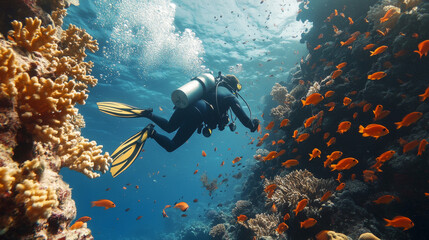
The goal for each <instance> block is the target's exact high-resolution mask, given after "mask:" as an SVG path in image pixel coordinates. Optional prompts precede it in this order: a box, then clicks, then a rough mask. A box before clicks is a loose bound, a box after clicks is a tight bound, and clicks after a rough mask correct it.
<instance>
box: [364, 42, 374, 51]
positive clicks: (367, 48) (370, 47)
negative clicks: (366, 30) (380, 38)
mask: <svg viewBox="0 0 429 240" xmlns="http://www.w3.org/2000/svg"><path fill="white" fill-rule="evenodd" d="M374 47H375V44H372V43H370V44H368V45H366V46H365V47H363V50H370V49H373V48H374Z"/></svg>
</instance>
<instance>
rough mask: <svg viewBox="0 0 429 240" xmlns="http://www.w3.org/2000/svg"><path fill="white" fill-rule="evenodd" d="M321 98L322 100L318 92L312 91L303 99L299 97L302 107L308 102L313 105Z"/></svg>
mask: <svg viewBox="0 0 429 240" xmlns="http://www.w3.org/2000/svg"><path fill="white" fill-rule="evenodd" d="M322 100H323V96H322V95H321V94H320V93H313V94H311V95H310V96H308V97H307V98H306V99H305V100H302V99H301V102H302V107H305V106H307V105H310V104H313V106H316V105H317V104H318V103H319V102H320V101H322Z"/></svg>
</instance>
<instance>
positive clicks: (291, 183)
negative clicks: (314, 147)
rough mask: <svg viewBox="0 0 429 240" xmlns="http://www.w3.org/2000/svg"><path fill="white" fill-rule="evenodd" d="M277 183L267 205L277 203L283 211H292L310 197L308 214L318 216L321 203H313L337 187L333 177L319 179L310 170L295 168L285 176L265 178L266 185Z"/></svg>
mask: <svg viewBox="0 0 429 240" xmlns="http://www.w3.org/2000/svg"><path fill="white" fill-rule="evenodd" d="M270 184H276V185H277V188H276V189H275V191H274V194H273V195H272V196H271V198H267V205H268V206H271V205H272V204H273V203H275V204H276V206H277V209H279V210H280V211H281V212H285V213H287V212H292V210H293V209H295V207H296V205H297V204H298V202H299V201H301V200H302V199H309V200H310V203H309V204H308V205H307V206H308V208H305V209H304V211H305V212H306V215H307V216H318V215H319V211H320V205H319V206H318V205H315V204H313V203H314V201H315V200H316V199H319V198H320V197H322V196H323V194H325V192H327V191H330V190H333V189H334V188H335V184H334V181H333V180H332V179H319V178H316V177H314V176H313V174H312V173H311V172H309V171H308V170H295V171H293V172H291V173H289V174H287V175H285V176H280V175H276V176H275V177H274V179H273V180H268V179H266V180H265V183H264V186H265V187H266V186H268V185H270Z"/></svg>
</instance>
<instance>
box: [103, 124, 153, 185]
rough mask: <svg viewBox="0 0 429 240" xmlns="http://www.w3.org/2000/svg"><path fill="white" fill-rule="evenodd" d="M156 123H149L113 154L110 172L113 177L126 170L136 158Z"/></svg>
mask: <svg viewBox="0 0 429 240" xmlns="http://www.w3.org/2000/svg"><path fill="white" fill-rule="evenodd" d="M153 128H154V125H153V124H149V125H147V126H146V127H145V128H144V129H143V130H141V131H140V132H138V133H136V134H134V135H133V136H132V137H130V138H129V139H127V140H126V141H125V142H123V143H122V144H121V145H120V146H119V147H118V148H117V149H116V150H115V151H114V152H113V153H112V155H111V157H112V159H113V163H112V167H111V168H110V173H111V174H112V176H113V177H116V176H118V175H119V174H121V173H122V172H123V171H125V170H126V169H127V168H128V167H129V166H131V164H132V163H133V162H134V160H136V158H137V157H138V155H139V153H140V151H141V150H142V148H143V145H144V143H145V142H146V140H147V138H148V137H149V136H150V132H151V131H153Z"/></svg>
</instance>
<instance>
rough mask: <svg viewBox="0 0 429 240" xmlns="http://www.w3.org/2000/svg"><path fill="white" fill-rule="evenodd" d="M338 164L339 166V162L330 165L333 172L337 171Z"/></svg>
mask: <svg viewBox="0 0 429 240" xmlns="http://www.w3.org/2000/svg"><path fill="white" fill-rule="evenodd" d="M336 166H337V164H332V165H331V166H330V168H331V172H333V171H335V170H336Z"/></svg>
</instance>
